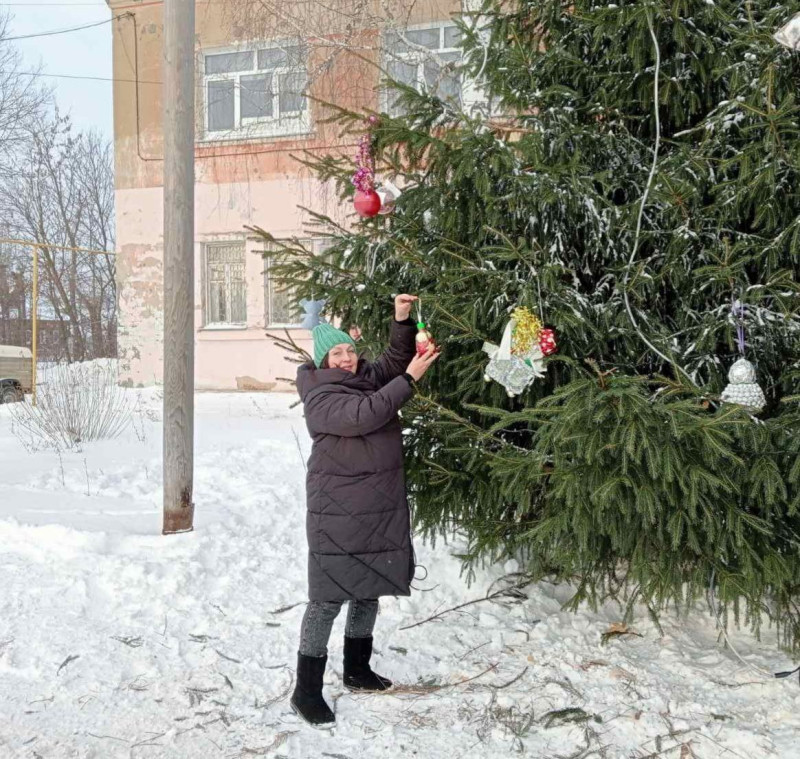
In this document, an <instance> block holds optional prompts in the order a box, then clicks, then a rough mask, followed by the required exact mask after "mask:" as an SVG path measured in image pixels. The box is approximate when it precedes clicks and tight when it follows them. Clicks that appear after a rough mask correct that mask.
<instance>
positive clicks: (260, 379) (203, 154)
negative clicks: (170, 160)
mask: <svg viewBox="0 0 800 759" xmlns="http://www.w3.org/2000/svg"><path fill="white" fill-rule="evenodd" d="M109 5H110V7H111V8H112V10H113V11H114V13H115V15H117V14H121V13H126V12H127V13H130V14H131V15H128V16H125V17H124V18H120V19H118V20H116V21H115V22H114V25H113V57H114V77H115V84H114V135H115V138H114V141H115V185H116V192H115V202H116V216H117V278H118V293H119V332H118V343H119V356H120V367H121V381H122V382H124V383H125V384H130V385H147V384H153V383H160V382H161V380H162V367H163V337H162V336H163V295H162V291H163V190H162V185H163V174H162V172H163V161H162V155H163V139H162V136H163V134H162V111H163V100H162V86H161V82H162V80H163V71H162V54H163V49H162V46H163V18H162V4H161V2H146V1H145V2H137V3H130V2H118V1H117V0H110V2H109ZM380 7H381V8H384V6H383V4H381V5H380ZM455 7H457V6H455ZM377 8H378V6H377V4H376V9H377ZM414 8H415V10H414V11H413V12H412V14H411V16H410V17H409V22H408V23H409V24H414V23H421V22H424V21H429V20H436V19H446V18H448V17H449V14H450V13H451V12H452V10H453V9H454V6H453V4H452V3H451V2H447V1H443V2H439V0H435V1H434V2H433V3H431V4H429V5H427V6H426V7H425V9H424V10H423V9H418V8H416V6H414ZM320 12H321V13H322V12H323V11H320ZM343 23H344V20H343V19H342V18H341V16H332V17H331V18H330V19H329V20H325V19H323V20H322V26H323V27H324V28H326V30H328V31H329V39H330V41H331V44H334V45H335V43H336V40H337V39H339V38H341V35H340V32H341V29H339V26H341V25H342V24H343ZM348 39H349V40H350V42H353V40H354V38H353V37H352V36H350V37H348ZM247 40H248V30H247V29H246V28H240V27H237V26H236V25H235V24H233V22H232V21H231V19H230V18H229V15H228V14H226V12H225V4H224V3H222V2H220V3H202V2H200V3H198V4H197V13H196V50H197V60H198V62H199V60H200V55H201V53H202V51H203V50H208V49H212V48H215V47H221V46H224V45H230V44H232V43H236V42H245V41H247ZM377 40H378V31H377V30H376V29H371V30H370V29H367V30H364V31H362V32H359V33H358V35H357V37H356V41H357V42H359V43H363V44H364V46H366V47H376V46H377V45H376V43H377ZM371 56H372V57H374V54H373V53H371V52H369V51H366V52H365V51H364V50H363V49H362V50H360V51H359V53H358V55H350V54H349V53H348V52H347V50H342V51H341V54H337V55H336V56H335V57H334V58H332V59H330V46H328V47H327V48H326V47H325V46H318V47H314V46H313V45H312V47H311V53H310V61H309V70H312V71H313V70H316V69H317V68H324V72H325V73H324V75H321V76H318V77H317V78H315V80H314V81H315V83H314V85H313V88H312V92H313V94H314V95H315V96H316V97H317V98H319V99H320V100H322V101H327V102H336V103H337V104H339V105H341V106H344V107H347V108H350V109H352V110H362V109H364V108H373V109H374V108H377V106H378V99H377V94H376V92H377V88H376V85H377V82H378V75H377V72H376V69H375V68H374V67H373V66H370V65H369V63H368V62H365V61H364V58H367V59H369V58H370V57H371ZM329 59H330V60H329ZM323 60H326V61H328V60H329V64H328V65H326V66H325V67H322V65H321V64H322V61H323ZM318 64H319V65H318ZM196 70H197V71H199V70H200V69H199V66H196ZM196 97H197V100H198V103H201V102H202V97H203V88H202V77H198V87H197V92H196ZM310 108H311V121H312V133H310V134H308V135H302V136H294V137H279V138H272V139H263V138H262V139H261V140H247V139H243V140H236V141H217V142H207V141H205V140H204V139H203V137H204V136H203V134H202V126H203V120H202V111H201V108H200V107H198V122H197V127H198V138H199V142H198V143H197V146H196V150H195V176H196V179H195V181H196V185H195V229H196V244H195V276H194V280H195V282H194V285H195V301H196V307H195V327H196V332H195V335H196V336H195V382H196V386H197V387H198V388H204V389H237V388H241V389H247V388H249V387H253V385H252V382H251V380H250V378H252V379H253V380H255V381H256V384H257V385H261V386H263V387H264V388H269V387H274V389H286V390H291V389H292V388H291V386H290V385H288V384H287V383H282V382H279V381H278V378H280V377H287V376H291V375H292V374H293V373H294V371H295V367H294V365H293V364H291V363H288V362H287V361H285V360H284V356H285V353H284V351H283V350H282V349H280V348H278V347H276V346H274V345H273V343H272V340H271V339H270V337H269V335H268V334H267V332H266V328H265V324H264V311H265V308H264V276H263V270H264V263H263V260H262V257H261V243H260V242H259V240H258V239H257V238H255V237H253V236H248V235H250V233H248V232H247V230H246V229H245V228H244V227H245V225H253V226H258V227H261V228H263V229H265V230H267V231H268V232H270V233H272V234H273V235H275V236H292V235H298V236H306V235H305V234H304V226H305V221H306V219H305V218H304V212H302V211H301V210H300V208H299V206H305V207H309V208H313V209H314V210H315V211H318V212H322V213H325V214H327V215H329V216H331V217H332V218H334V219H335V220H336V221H338V222H339V223H347V222H348V214H349V213H350V208H349V206H348V204H342V203H341V202H340V201H339V199H338V198H337V197H336V196H335V193H334V190H333V188H332V187H330V186H325V185H323V184H321V183H320V182H319V181H318V180H317V179H316V178H315V177H314V176H313V175H312V173H311V172H310V170H308V169H307V168H306V167H304V166H302V164H300V163H298V162H297V161H296V160H295V159H294V158H293V156H294V155H299V154H302V151H304V150H310V151H320V152H324V153H341V154H345V155H348V156H350V155H352V154H353V153H354V150H355V145H354V142H355V139H356V138H354V137H344V138H343V137H341V136H340V135H339V134H338V130H339V127H338V126H335V125H326V124H323V123H322V120H323V118H324V117H325V116H327V115H328V111H327V109H326V108H325V107H324V106H323V105H321V104H320V103H318V102H314V101H311V102H310ZM229 240H246V251H247V263H246V272H247V327H246V328H240V327H239V328H230V329H227V328H226V329H219V328H213V329H211V328H204V327H203V313H202V286H203V245H204V243H206V242H212V241H229ZM294 339H295V340H296V341H297V342H298V344H300V345H301V346H303V347H310V339H309V335H308V333H306V332H305V331H303V330H296V331H295V334H294Z"/></svg>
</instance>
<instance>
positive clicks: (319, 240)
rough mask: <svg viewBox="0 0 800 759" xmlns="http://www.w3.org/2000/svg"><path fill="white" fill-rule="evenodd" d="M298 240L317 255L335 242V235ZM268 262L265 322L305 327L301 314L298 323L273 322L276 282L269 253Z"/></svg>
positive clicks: (274, 325) (268, 325)
mask: <svg viewBox="0 0 800 759" xmlns="http://www.w3.org/2000/svg"><path fill="white" fill-rule="evenodd" d="M298 242H299V243H300V244H301V245H302V246H303V247H304V248H306V249H308V248H311V250H312V251H313V252H314V255H315V256H319V255H322V254H324V253H325V251H326V250H327V249H328V248H329V247H330V246H331V245H332V244H333V242H334V238H333V237H307V238H302V237H301V238H298ZM265 252H266V253H267V254H269V252H270V245H269V243H268V244H267V245H266V247H265ZM264 260H265V262H266V264H265V266H264V324H265V325H266V329H303V327H302V319H303V315H302V314H300V320H299V321H298V322H296V323H284V322H273V321H272V320H271V317H272V297H273V294H274V283H273V281H272V277H271V276H270V273H269V270H270V266H271V265H272V257H271V256H269V255H267V256H266V258H265V259H264Z"/></svg>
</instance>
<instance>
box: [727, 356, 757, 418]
mask: <svg viewBox="0 0 800 759" xmlns="http://www.w3.org/2000/svg"><path fill="white" fill-rule="evenodd" d="M720 397H721V398H722V401H723V402H724V403H736V404H738V405H739V406H744V408H746V409H747V410H748V411H751V412H752V413H754V414H757V413H758V412H759V411H761V410H762V409H763V408H764V406H766V405H767V399H766V398H765V397H764V391H763V390H762V389H761V387H760V386H759V384H758V382H756V368H755V367H754V366H753V365H752V364H751V363H750V362H749V361H748V360H747V359H746V358H740V359H739V360H738V361H736V362H735V363H734V364H733V366H731V368H730V369H729V370H728V385H727V386H726V387H725V389H724V390H723V391H722V395H721V396H720Z"/></svg>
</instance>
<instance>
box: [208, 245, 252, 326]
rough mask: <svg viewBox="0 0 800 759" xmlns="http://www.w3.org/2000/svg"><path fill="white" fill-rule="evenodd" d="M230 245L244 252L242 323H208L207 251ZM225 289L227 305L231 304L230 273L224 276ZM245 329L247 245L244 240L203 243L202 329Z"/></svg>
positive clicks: (209, 299) (209, 287) (209, 290)
mask: <svg viewBox="0 0 800 759" xmlns="http://www.w3.org/2000/svg"><path fill="white" fill-rule="evenodd" d="M231 245H236V246H241V248H242V251H243V252H244V257H243V260H242V267H243V277H242V281H243V283H244V321H242V322H238V321H236V322H235V321H222V322H220V321H210V320H209V310H210V307H211V277H210V276H209V268H208V267H209V263H210V262H209V256H208V252H209V250H211V249H213V248H222V247H227V246H231ZM226 280H227V283H226V284H227V289H228V304H229V308H230V303H231V302H232V298H231V294H230V283H231V279H230V273H229V272H228V274H227V276H226ZM246 328H247V245H246V243H245V241H244V240H236V239H233V240H214V241H212V242H206V243H203V329H209V330H213V329H246Z"/></svg>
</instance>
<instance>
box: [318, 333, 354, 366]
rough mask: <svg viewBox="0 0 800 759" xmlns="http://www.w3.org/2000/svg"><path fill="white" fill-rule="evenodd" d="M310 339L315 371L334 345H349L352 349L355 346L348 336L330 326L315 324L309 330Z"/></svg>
mask: <svg viewBox="0 0 800 759" xmlns="http://www.w3.org/2000/svg"><path fill="white" fill-rule="evenodd" d="M311 337H312V338H313V340H314V364H315V365H316V367H317V369H319V367H320V366H321V365H322V362H323V361H324V360H325V356H327V355H328V351H329V350H330V349H331V348H333V347H335V346H336V345H341V344H342V343H350V345H352V346H353V347H354V348H355V346H356V343H355V340H353V338H352V337H350V335H348V334H347V333H346V332H342V330H340V329H336V327H331V325H330V324H317V326H316V327H314V329H312V330H311Z"/></svg>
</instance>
